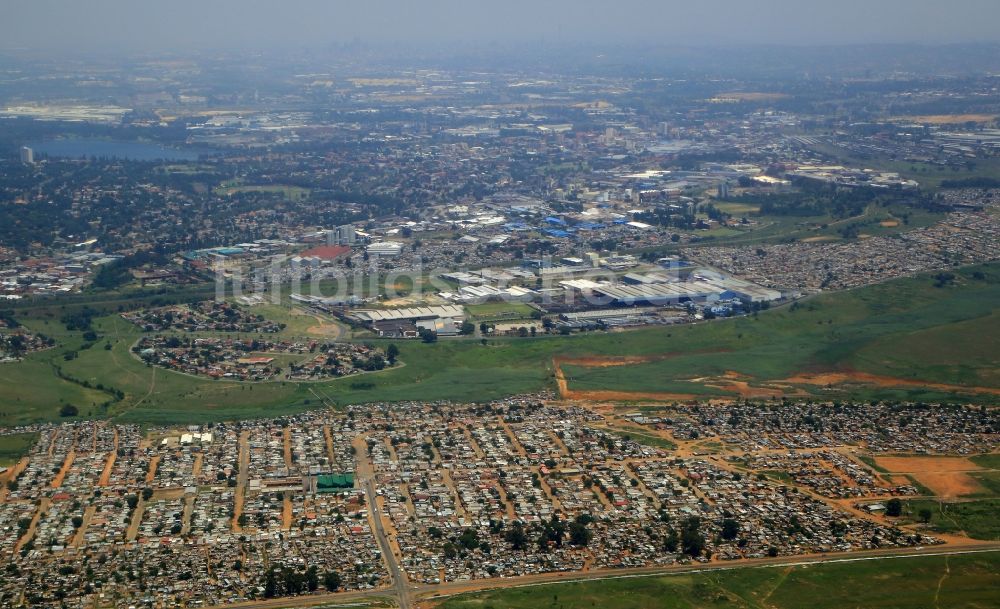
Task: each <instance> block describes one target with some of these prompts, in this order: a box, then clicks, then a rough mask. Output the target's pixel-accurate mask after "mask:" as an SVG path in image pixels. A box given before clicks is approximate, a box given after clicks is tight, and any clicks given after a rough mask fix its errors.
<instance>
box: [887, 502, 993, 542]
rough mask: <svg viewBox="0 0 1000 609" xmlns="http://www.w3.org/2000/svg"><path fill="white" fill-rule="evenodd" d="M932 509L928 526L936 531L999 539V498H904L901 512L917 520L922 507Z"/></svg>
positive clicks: (910, 518)
mask: <svg viewBox="0 0 1000 609" xmlns="http://www.w3.org/2000/svg"><path fill="white" fill-rule="evenodd" d="M924 509H927V510H930V511H931V521H930V523H929V526H930V529H931V530H932V531H934V532H938V533H964V534H966V535H968V536H969V537H972V538H973V539H986V540H989V541H1000V518H998V515H1000V498H998V497H993V498H990V499H975V500H972V501H954V502H939V501H935V500H932V499H912V500H909V501H906V502H904V515H905V516H906V518H907V519H909V520H912V521H917V520H918V519H919V517H920V512H921V510H924Z"/></svg>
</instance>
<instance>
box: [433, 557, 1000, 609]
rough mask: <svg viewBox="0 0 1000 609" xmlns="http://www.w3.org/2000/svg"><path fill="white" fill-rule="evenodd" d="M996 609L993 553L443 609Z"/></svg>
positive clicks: (534, 590)
mask: <svg viewBox="0 0 1000 609" xmlns="http://www.w3.org/2000/svg"><path fill="white" fill-rule="evenodd" d="M998 604H1000V552H991V553H983V554H967V555H954V556H929V557H919V558H898V559H885V560H870V561H859V562H848V563H833V564H815V565H808V566H794V567H771V568H744V569H734V570H727V571H716V572H707V573H697V574H678V575H662V576H654V577H639V578H629V579H613V580H604V581H594V582H580V583H567V584H551V585H541V586H532V587H526V588H510V589H506V590H503V589H501V590H495V591H489V592H482V593H475V594H468V595H462V596H457V597H454V598H449V599H447V600H445V601H443V602H442V603H441V604H440V605H439V607H441V608H442V609H582V608H587V607H594V608H598V609H702V608H721V607H725V608H727V609H728V608H746V609H755V608H759V609H764V608H767V609H800V608H801V609H841V608H844V607H851V608H856V607H861V608H865V609H897V608H898V609H904V608H905V609H914V608H917V607H920V608H923V607H926V608H928V609H930V608H934V607H941V608H944V607H947V608H949V609H959V608H966V609H977V608H986V607H996V606H998Z"/></svg>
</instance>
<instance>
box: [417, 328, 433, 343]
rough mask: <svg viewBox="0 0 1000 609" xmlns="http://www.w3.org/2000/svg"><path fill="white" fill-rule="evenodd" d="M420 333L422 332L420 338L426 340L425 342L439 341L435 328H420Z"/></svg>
mask: <svg viewBox="0 0 1000 609" xmlns="http://www.w3.org/2000/svg"><path fill="white" fill-rule="evenodd" d="M418 334H420V340H422V341H424V342H425V343H428V344H430V343H436V342H437V339H438V335H437V332H435V331H434V330H428V329H427V328H420V330H419V331H418Z"/></svg>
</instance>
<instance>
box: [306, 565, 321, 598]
mask: <svg viewBox="0 0 1000 609" xmlns="http://www.w3.org/2000/svg"><path fill="white" fill-rule="evenodd" d="M317 588H319V570H318V569H317V568H316V567H315V566H311V567H309V568H308V569H306V590H308V591H310V592H315V591H316V589H317Z"/></svg>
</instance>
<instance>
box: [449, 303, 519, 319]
mask: <svg viewBox="0 0 1000 609" xmlns="http://www.w3.org/2000/svg"><path fill="white" fill-rule="evenodd" d="M465 308H466V310H468V311H469V315H470V317H471V320H472V321H475V322H480V321H494V320H498V319H525V318H529V317H531V313H532V312H533V311H534V309H532V308H531V307H529V306H528V305H526V304H524V303H520V302H484V303H483V304H476V305H468V306H467V307H465Z"/></svg>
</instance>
